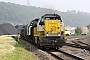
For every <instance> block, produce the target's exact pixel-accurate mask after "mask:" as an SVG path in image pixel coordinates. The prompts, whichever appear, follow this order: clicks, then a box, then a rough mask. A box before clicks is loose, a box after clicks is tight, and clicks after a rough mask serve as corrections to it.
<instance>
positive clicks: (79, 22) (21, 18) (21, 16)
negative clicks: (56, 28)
mask: <svg viewBox="0 0 90 60" xmlns="http://www.w3.org/2000/svg"><path fill="white" fill-rule="evenodd" d="M46 13H56V14H59V15H60V16H61V18H62V20H63V21H64V23H65V25H68V26H87V25H89V24H90V21H89V20H90V13H86V12H81V11H75V10H71V11H69V10H68V11H67V12H61V11H58V10H53V9H46V8H40V7H35V6H25V5H19V4H14V3H9V2H8V3H5V2H0V24H2V23H6V22H10V23H14V24H15V25H17V24H27V23H29V22H30V21H31V20H33V19H35V18H39V17H40V16H42V15H44V14H46Z"/></svg>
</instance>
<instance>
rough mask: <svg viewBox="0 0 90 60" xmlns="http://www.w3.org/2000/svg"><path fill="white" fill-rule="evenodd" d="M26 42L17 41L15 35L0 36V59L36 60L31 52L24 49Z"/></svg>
mask: <svg viewBox="0 0 90 60" xmlns="http://www.w3.org/2000/svg"><path fill="white" fill-rule="evenodd" d="M26 45H27V44H26V42H25V41H23V40H20V41H18V42H17V37H16V36H13V37H12V36H8V35H4V36H0V60H37V58H36V56H34V54H33V53H31V52H30V51H28V50H26V48H27V46H26Z"/></svg>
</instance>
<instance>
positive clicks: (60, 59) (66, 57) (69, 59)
mask: <svg viewBox="0 0 90 60" xmlns="http://www.w3.org/2000/svg"><path fill="white" fill-rule="evenodd" d="M47 52H48V53H49V54H51V55H52V56H53V57H55V58H56V59H57V60H84V59H82V58H80V57H77V56H75V55H72V54H69V53H67V52H64V51H62V50H55V51H50V50H49V51H47Z"/></svg>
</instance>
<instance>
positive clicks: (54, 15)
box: [41, 14, 61, 18]
mask: <svg viewBox="0 0 90 60" xmlns="http://www.w3.org/2000/svg"><path fill="white" fill-rule="evenodd" d="M43 17H59V18H61V17H60V16H59V15H58V14H45V15H43V16H42V17H41V18H43Z"/></svg>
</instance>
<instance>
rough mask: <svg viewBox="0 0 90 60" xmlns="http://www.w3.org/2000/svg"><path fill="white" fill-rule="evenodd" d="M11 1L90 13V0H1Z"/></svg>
mask: <svg viewBox="0 0 90 60" xmlns="http://www.w3.org/2000/svg"><path fill="white" fill-rule="evenodd" d="M1 1H3V2H11V3H16V4H20V5H27V4H28V3H27V2H28V1H29V5H31V6H36V7H43V8H50V9H54V10H59V11H62V12H63V11H64V12H65V11H67V10H76V11H78V10H79V11H81V12H87V13H90V0H0V2H1Z"/></svg>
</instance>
